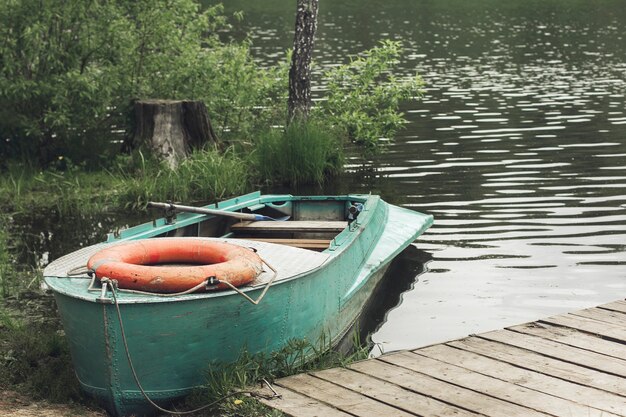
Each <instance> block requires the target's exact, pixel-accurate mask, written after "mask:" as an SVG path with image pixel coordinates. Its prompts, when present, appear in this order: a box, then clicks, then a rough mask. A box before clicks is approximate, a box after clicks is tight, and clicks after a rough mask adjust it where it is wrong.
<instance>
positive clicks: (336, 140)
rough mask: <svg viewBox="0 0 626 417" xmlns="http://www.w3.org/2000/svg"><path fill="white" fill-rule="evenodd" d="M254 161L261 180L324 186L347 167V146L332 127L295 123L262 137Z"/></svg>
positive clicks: (258, 140) (256, 144) (256, 148)
mask: <svg viewBox="0 0 626 417" xmlns="http://www.w3.org/2000/svg"><path fill="white" fill-rule="evenodd" d="M254 160H255V163H256V168H257V170H258V172H259V177H260V178H262V179H264V180H266V181H270V182H278V183H283V184H286V185H290V186H297V185H299V184H319V185H321V184H323V183H324V182H325V181H326V179H327V178H329V177H332V176H335V175H337V174H338V173H340V172H341V170H342V167H343V146H342V143H341V139H340V137H339V136H337V135H335V134H334V133H333V131H332V130H331V129H330V128H329V127H328V126H323V125H320V124H316V123H313V122H307V123H303V122H294V123H292V124H290V125H289V126H288V127H287V128H286V129H285V130H284V131H278V130H270V131H267V132H264V133H262V134H260V136H259V137H258V138H257V141H256V143H255V150H254Z"/></svg>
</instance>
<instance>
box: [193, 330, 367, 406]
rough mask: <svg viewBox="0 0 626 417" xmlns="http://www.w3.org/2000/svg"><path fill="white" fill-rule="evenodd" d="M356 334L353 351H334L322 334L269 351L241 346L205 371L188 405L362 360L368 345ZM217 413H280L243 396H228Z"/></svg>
mask: <svg viewBox="0 0 626 417" xmlns="http://www.w3.org/2000/svg"><path fill="white" fill-rule="evenodd" d="M356 335H357V333H356V332H355V333H354V342H353V345H354V350H353V351H352V352H351V353H348V354H344V353H342V352H338V351H336V350H334V349H333V348H332V345H331V343H330V339H329V338H327V337H322V338H321V339H320V340H319V341H317V342H316V343H312V342H310V341H307V340H291V341H289V342H288V343H287V345H286V346H285V347H284V348H282V349H281V350H279V351H277V352H272V353H269V354H265V353H257V354H250V353H249V352H248V351H246V350H245V349H244V350H243V351H242V352H241V353H240V355H239V358H238V359H237V360H236V361H235V362H233V363H229V364H223V365H222V366H220V367H219V368H216V369H211V370H209V372H208V374H207V382H208V387H207V389H206V390H201V391H198V392H197V393H196V394H194V395H193V396H192V397H191V398H190V399H189V402H190V403H191V404H200V403H209V402H212V401H215V400H216V399H219V398H222V397H224V396H227V395H229V394H232V393H234V392H237V391H242V390H246V389H249V388H250V387H253V386H259V384H260V383H261V382H262V381H263V379H265V380H267V381H274V380H275V379H277V378H282V377H286V376H289V375H295V374H299V373H303V372H313V371H321V370H323V369H328V368H335V367H340V366H347V365H348V364H350V363H352V362H355V361H357V360H362V359H366V358H367V357H368V355H369V351H370V346H364V345H362V344H361V342H360V340H359V339H358V337H357V336H356ZM218 412H219V415H220V416H223V417H236V416H248V417H261V416H281V415H282V413H280V412H277V411H275V410H271V409H269V408H268V407H266V406H264V405H263V404H261V403H260V402H258V401H257V400H256V399H254V398H251V397H248V396H244V395H238V396H234V397H230V398H229V399H228V400H226V401H223V402H221V403H220V405H219V407H218Z"/></svg>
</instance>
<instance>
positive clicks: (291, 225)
mask: <svg viewBox="0 0 626 417" xmlns="http://www.w3.org/2000/svg"><path fill="white" fill-rule="evenodd" d="M346 227H348V222H346V221H325V220H324V221H319V220H302V221H275V222H274V221H258V222H239V223H235V224H233V225H232V226H231V227H230V228H231V230H232V231H233V232H241V233H248V232H284V233H339V232H341V231H342V230H343V229H345V228H346Z"/></svg>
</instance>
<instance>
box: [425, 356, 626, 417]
mask: <svg viewBox="0 0 626 417" xmlns="http://www.w3.org/2000/svg"><path fill="white" fill-rule="evenodd" d="M414 353H416V354H419V355H423V356H426V357H429V358H432V359H437V360H439V361H442V362H446V363H450V364H452V365H457V366H460V367H463V368H465V369H469V370H471V371H474V372H479V373H481V374H483V375H488V376H491V377H493V378H498V379H501V380H503V381H508V382H511V383H513V384H516V385H520V386H523V387H526V388H530V389H533V390H536V391H539V392H544V393H546V394H550V395H553V396H555V397H559V398H564V399H567V400H570V401H574V402H576V403H579V404H581V405H585V406H588V411H586V412H584V413H583V414H582V415H585V416H590V417H591V416H597V417H605V416H606V414H603V413H602V411H604V412H608V413H615V414H618V415H624V413H626V398H624V397H620V396H618V395H614V394H611V393H609V392H606V391H601V390H599V389H595V388H591V387H586V386H583V385H579V384H574V383H572V382H568V381H564V380H562V379H559V378H555V377H552V376H549V375H544V374H541V373H538V372H534V371H529V370H527V369H522V368H519V367H517V366H513V365H510V364H508V363H505V362H501V361H499V360H495V359H491V358H488V357H485V356H482V355H479V354H477V353H473V352H469V351H465V350H460V349H456V348H453V347H450V346H446V345H434V346H429V347H426V348H422V349H419V350H416V351H414ZM572 415H576V414H572Z"/></svg>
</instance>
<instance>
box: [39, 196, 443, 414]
mask: <svg viewBox="0 0 626 417" xmlns="http://www.w3.org/2000/svg"><path fill="white" fill-rule="evenodd" d="M205 208H207V209H213V210H218V211H221V212H224V213H248V214H255V215H257V216H268V217H272V218H278V217H283V216H288V217H289V220H285V221H241V220H239V219H233V218H231V217H229V216H226V215H219V213H218V214H216V215H209V214H199V213H180V212H178V213H173V212H171V211H170V212H169V213H167V215H166V216H165V217H163V218H159V219H156V220H155V221H153V222H151V223H146V224H141V225H138V226H135V227H131V228H129V229H126V230H123V231H121V232H118V233H113V234H110V235H109V236H108V239H107V241H106V242H103V243H100V244H97V245H94V246H90V247H86V248H83V249H80V250H78V251H76V252H74V253H71V254H69V255H66V256H64V257H62V258H60V259H58V260H56V261H54V262H52V263H51V264H50V265H48V267H47V268H46V269H45V271H44V277H45V283H46V284H47V286H49V288H50V289H51V290H52V291H53V292H54V295H55V298H56V302H57V305H58V308H59V312H60V315H61V319H62V322H63V326H64V329H65V333H66V335H67V338H68V340H69V343H70V350H71V354H72V361H73V364H74V368H75V370H76V375H77V377H78V379H79V381H80V384H81V386H82V388H83V389H84V390H85V391H86V392H88V393H89V394H91V395H93V396H95V397H96V398H98V399H99V400H101V401H102V402H103V403H104V405H105V407H106V408H107V409H108V410H109V412H111V413H112V414H114V415H130V414H136V415H141V414H145V413H149V411H150V410H151V406H150V404H149V401H154V402H156V403H158V404H165V403H167V402H170V401H171V400H173V399H176V398H179V397H182V396H185V395H187V394H189V393H190V392H191V390H192V389H194V388H197V387H199V386H202V385H203V384H204V383H205V380H204V377H205V375H206V370H207V369H208V368H209V367H210V366H219V364H220V363H227V362H230V361H233V360H235V359H236V358H237V356H238V355H239V353H240V352H241V351H242V349H244V348H245V349H246V350H247V351H248V352H250V353H256V352H271V351H276V350H279V349H280V348H282V347H283V346H285V344H286V343H287V342H288V341H289V340H291V339H307V340H309V341H317V340H319V339H320V337H326V340H328V337H330V338H331V339H332V342H333V343H338V342H339V341H340V340H341V338H342V337H343V336H344V335H345V334H346V333H347V332H348V330H349V329H350V328H352V327H353V326H354V325H355V323H357V322H358V320H359V316H360V312H361V311H362V308H363V307H364V305H365V304H366V302H367V300H368V298H369V297H370V295H371V294H372V291H373V289H374V287H375V286H376V285H377V283H378V282H379V280H380V278H381V277H382V275H383V273H384V272H385V270H386V268H387V266H388V265H389V263H390V261H391V260H392V259H393V258H394V257H395V256H396V255H397V254H398V253H399V252H400V251H402V250H403V249H404V248H406V247H407V246H408V245H409V244H411V243H412V242H413V241H414V240H415V239H416V238H417V237H418V236H419V235H420V234H422V233H423V232H424V231H425V230H426V229H427V228H428V227H429V226H430V225H431V224H432V222H433V218H432V216H430V215H425V214H421V213H418V212H415V211H411V210H407V209H403V208H400V207H396V206H393V205H390V204H387V203H385V202H384V201H382V200H381V199H380V198H379V197H378V196H375V195H346V196H310V197H295V196H291V195H261V194H260V193H258V192H256V193H251V194H247V195H243V196H240V197H237V198H233V199H230V200H227V201H223V202H220V203H217V204H215V205H211V206H206V207H205ZM355 208H362V210H361V211H360V213H358V211H359V210H355ZM354 211H356V212H357V213H355V214H358V216H357V217H356V218H354V217H355V216H354V215H353V214H351V212H354ZM164 237H185V238H186V239H191V240H193V239H202V240H207V239H212V240H215V241H219V242H229V243H233V244H235V245H239V246H244V247H249V248H254V249H255V250H256V252H257V254H258V255H259V256H260V257H261V259H262V260H263V262H264V264H265V267H264V272H262V273H261V274H260V275H259V276H258V277H256V279H255V280H254V281H253V282H251V283H249V284H247V285H245V286H243V287H240V288H239V289H238V290H231V289H228V290H222V291H201V292H193V293H188V294H179V295H171V294H170V295H169V296H163V295H162V294H146V293H142V292H132V291H124V290H120V289H116V288H113V289H112V288H111V285H110V284H111V283H110V282H107V281H106V280H105V281H104V283H102V282H101V281H99V280H98V279H90V278H89V276H88V275H87V274H86V271H85V268H84V267H85V265H86V264H87V261H88V259H89V258H90V257H91V256H92V255H94V254H95V253H97V252H99V251H101V250H103V249H105V248H110V247H112V246H115V245H123V244H124V242H129V241H136V240H139V239H155V238H164ZM81 269H82V271H81ZM272 270H275V271H276V274H274V273H273V272H272ZM207 285H208V284H207ZM262 295H264V297H263V298H262V300H260V302H258V304H256V305H255V304H254V303H252V302H250V301H255V300H258V299H259V297H260V296H262ZM247 297H249V299H247ZM129 358H130V360H129ZM129 363H132V366H131V365H129ZM133 373H134V374H135V375H133ZM148 398H149V400H148Z"/></svg>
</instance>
